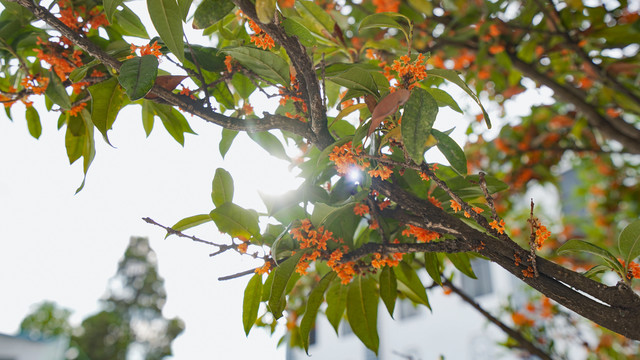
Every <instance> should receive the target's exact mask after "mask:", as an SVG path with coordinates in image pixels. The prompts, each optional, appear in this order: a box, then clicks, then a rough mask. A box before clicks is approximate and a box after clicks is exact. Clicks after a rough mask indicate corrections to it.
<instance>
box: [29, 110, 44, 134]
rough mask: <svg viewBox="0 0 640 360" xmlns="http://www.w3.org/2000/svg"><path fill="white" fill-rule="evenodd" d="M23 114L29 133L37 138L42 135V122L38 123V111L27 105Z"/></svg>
mask: <svg viewBox="0 0 640 360" xmlns="http://www.w3.org/2000/svg"><path fill="white" fill-rule="evenodd" d="M25 116H26V118H27V128H28V129H29V134H31V136H33V137H34V138H36V139H39V138H40V135H42V124H41V123H40V115H38V111H37V110H36V109H34V108H33V106H28V107H27V112H26V114H25Z"/></svg>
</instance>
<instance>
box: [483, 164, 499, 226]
mask: <svg viewBox="0 0 640 360" xmlns="http://www.w3.org/2000/svg"><path fill="white" fill-rule="evenodd" d="M485 175H486V174H485V173H483V172H482V171H481V172H480V173H478V177H479V180H480V188H482V192H483V193H484V198H485V199H486V200H487V205H488V206H489V209H491V218H492V219H493V220H495V221H498V220H499V219H498V212H497V211H496V206H495V203H494V202H493V196H492V195H491V194H489V189H487V180H486V179H485V178H484V177H485Z"/></svg>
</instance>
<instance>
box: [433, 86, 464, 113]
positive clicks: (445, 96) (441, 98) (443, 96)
mask: <svg viewBox="0 0 640 360" xmlns="http://www.w3.org/2000/svg"><path fill="white" fill-rule="evenodd" d="M425 90H426V91H427V92H428V93H429V94H431V96H433V98H434V99H436V102H437V103H438V106H439V107H443V106H448V107H450V108H451V109H452V110H453V111H456V112H459V113H460V114H462V109H460V106H459V105H458V103H457V102H456V101H455V100H454V99H453V98H452V97H451V95H449V93H447V92H446V91H444V90H440V89H438V88H427V89H425Z"/></svg>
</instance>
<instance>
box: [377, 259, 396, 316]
mask: <svg viewBox="0 0 640 360" xmlns="http://www.w3.org/2000/svg"><path fill="white" fill-rule="evenodd" d="M397 296H398V281H397V279H396V274H395V273H394V272H393V271H392V270H391V268H390V267H389V266H385V267H383V268H382V271H381V272H380V297H381V298H382V301H383V302H384V305H385V306H386V307H387V311H389V315H391V317H392V318H393V310H394V308H395V307H396V297H397Z"/></svg>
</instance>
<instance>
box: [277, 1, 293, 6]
mask: <svg viewBox="0 0 640 360" xmlns="http://www.w3.org/2000/svg"><path fill="white" fill-rule="evenodd" d="M295 3H296V0H278V6H280V7H281V8H290V7H293V5H294V4H295Z"/></svg>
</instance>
